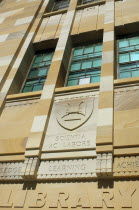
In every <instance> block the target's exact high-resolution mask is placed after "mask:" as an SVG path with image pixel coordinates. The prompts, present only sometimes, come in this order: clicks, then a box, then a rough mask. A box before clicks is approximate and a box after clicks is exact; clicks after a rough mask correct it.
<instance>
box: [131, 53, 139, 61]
mask: <svg viewBox="0 0 139 210" xmlns="http://www.w3.org/2000/svg"><path fill="white" fill-rule="evenodd" d="M130 56H131V61H137V60H139V51H135V52H131V53H130Z"/></svg>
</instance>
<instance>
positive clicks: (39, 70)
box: [22, 52, 53, 93]
mask: <svg viewBox="0 0 139 210" xmlns="http://www.w3.org/2000/svg"><path fill="white" fill-rule="evenodd" d="M52 57H53V52H43V53H39V54H37V55H36V56H35V59H34V61H33V64H32V66H31V69H30V71H29V74H28V77H27V80H26V82H25V85H24V87H23V90H22V92H23V93H25V92H33V91H38V90H42V89H43V85H44V82H45V80H46V77H47V74H48V70H49V67H50V64H51V60H52Z"/></svg>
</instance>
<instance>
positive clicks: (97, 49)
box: [95, 44, 102, 52]
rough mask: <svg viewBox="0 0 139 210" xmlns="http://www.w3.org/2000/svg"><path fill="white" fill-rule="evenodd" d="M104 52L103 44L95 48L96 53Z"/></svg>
mask: <svg viewBox="0 0 139 210" xmlns="http://www.w3.org/2000/svg"><path fill="white" fill-rule="evenodd" d="M100 51H102V44H98V45H96V46H95V52H100Z"/></svg>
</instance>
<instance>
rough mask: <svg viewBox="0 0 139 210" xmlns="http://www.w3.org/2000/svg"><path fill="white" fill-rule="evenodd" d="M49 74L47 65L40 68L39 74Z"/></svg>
mask: <svg viewBox="0 0 139 210" xmlns="http://www.w3.org/2000/svg"><path fill="white" fill-rule="evenodd" d="M46 74H47V67H45V68H41V69H38V76H39V77H40V76H44V75H46Z"/></svg>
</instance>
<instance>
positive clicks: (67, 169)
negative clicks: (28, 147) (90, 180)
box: [38, 158, 96, 179]
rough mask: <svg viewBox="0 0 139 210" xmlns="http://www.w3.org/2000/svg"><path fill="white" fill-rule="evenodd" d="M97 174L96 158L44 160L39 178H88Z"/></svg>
mask: <svg viewBox="0 0 139 210" xmlns="http://www.w3.org/2000/svg"><path fill="white" fill-rule="evenodd" d="M95 176H96V158H94V159H75V160H59V161H42V162H41V164H40V167H39V171H38V178H39V179H43V178H50V179H55V178H86V177H95Z"/></svg>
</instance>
